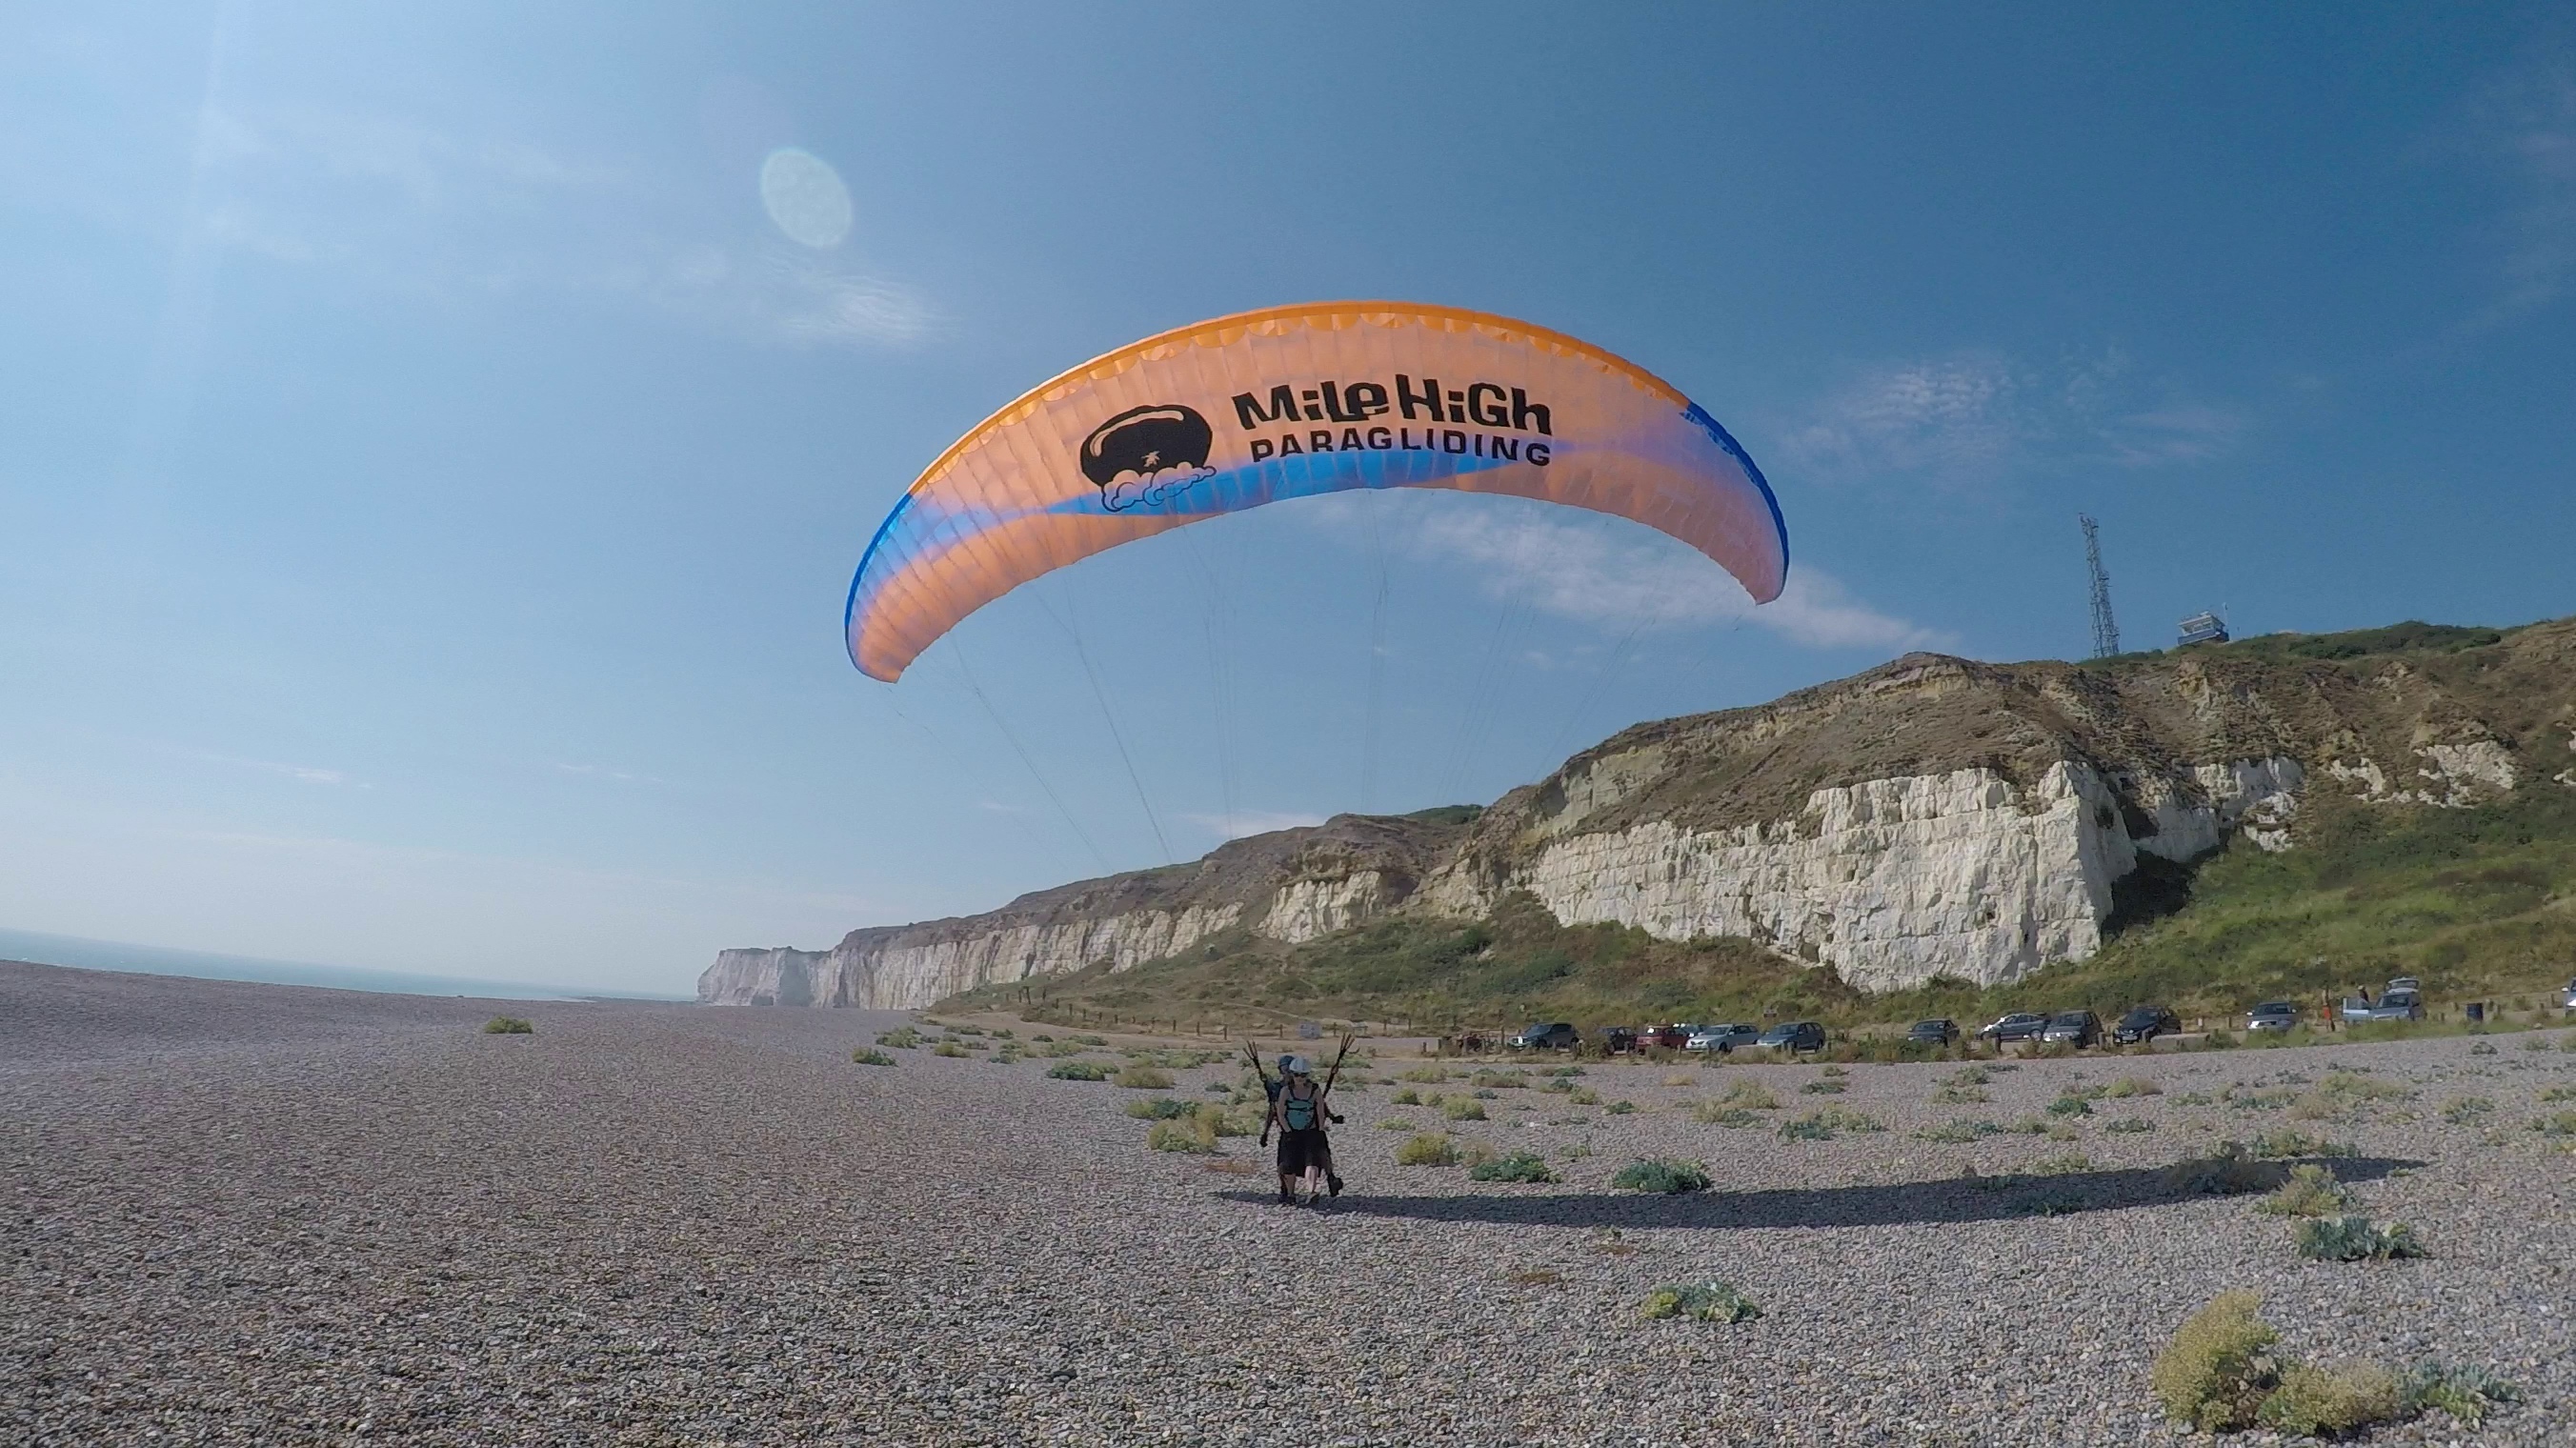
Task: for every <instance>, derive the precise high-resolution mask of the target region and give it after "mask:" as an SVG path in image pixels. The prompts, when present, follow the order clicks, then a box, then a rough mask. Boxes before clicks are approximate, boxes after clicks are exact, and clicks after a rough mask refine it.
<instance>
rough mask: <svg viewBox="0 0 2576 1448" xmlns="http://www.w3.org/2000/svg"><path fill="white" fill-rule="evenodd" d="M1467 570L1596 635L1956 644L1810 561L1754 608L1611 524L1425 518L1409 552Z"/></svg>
mask: <svg viewBox="0 0 2576 1448" xmlns="http://www.w3.org/2000/svg"><path fill="white" fill-rule="evenodd" d="M1405 546H1407V547H1409V548H1412V549H1414V550H1416V551H1418V552H1423V553H1427V554H1431V555H1435V556H1439V557H1443V558H1446V559H1449V560H1452V561H1457V562H1463V563H1467V564H1469V565H1471V566H1472V567H1473V568H1474V570H1475V572H1476V573H1477V575H1478V577H1479V578H1481V579H1482V580H1483V584H1484V587H1486V588H1487V589H1488V590H1489V591H1491V592H1492V593H1494V594H1495V595H1496V596H1498V597H1509V598H1518V599H1522V600H1525V601H1527V602H1528V603H1529V604H1531V605H1532V606H1534V607H1536V608H1538V609H1540V610H1541V611H1543V612H1546V613H1551V614H1555V615H1557V616H1558V617H1560V618H1568V619H1573V620H1576V621H1578V622H1582V623H1588V624H1593V625H1597V626H1599V627H1601V628H1603V629H1629V628H1635V627H1640V626H1643V627H1666V628H1671V627H1685V626H1694V625H1708V624H1722V623H1735V622H1742V623H1750V624H1754V625H1756V626H1759V627H1761V628H1766V629H1769V630H1771V631H1772V632H1774V633H1777V634H1779V635H1780V636H1781V637H1783V638H1786V639H1788V640H1790V641H1791V642H1793V643H1798V644H1803V645H1806V646H1808V647H1810V648H1830V649H1892V648H1895V649H1901V648H1937V647H1942V646H1945V645H1948V644H1950V643H1951V642H1952V640H1951V639H1950V636H1949V635H1947V634H1945V633H1942V632H1941V631H1939V630H1936V629H1928V628H1924V627H1922V626H1921V625H1918V624H1915V623H1912V622H1909V621H1907V620H1905V619H1902V618H1898V617H1895V616H1894V615H1891V614H1888V613H1884V612H1881V611H1880V610H1878V609H1875V608H1872V607H1871V606H1869V604H1867V603H1866V602H1864V601H1862V600H1861V599H1859V598H1856V597H1854V596H1853V595H1852V593H1851V591H1850V590H1849V589H1847V588H1845V587H1844V586H1843V585H1842V583H1841V582H1840V580H1838V579H1836V578H1834V577H1833V576H1832V575H1830V574H1828V573H1825V572H1823V571H1822V570H1819V569H1817V568H1816V567H1814V566H1813V565H1810V564H1797V565H1794V566H1792V567H1791V569H1790V570H1789V583H1788V587H1787V588H1786V589H1785V590H1784V591H1783V592H1782V593H1781V595H1780V597H1779V598H1777V599H1775V600H1773V601H1772V602H1770V603H1768V604H1764V605H1762V606H1760V607H1756V606H1755V605H1754V603H1753V600H1752V597H1751V596H1750V595H1748V594H1747V593H1745V591H1744V588H1743V586H1742V585H1741V584H1738V583H1737V582H1736V581H1735V579H1734V578H1733V577H1732V576H1730V575H1728V574H1727V573H1726V571H1725V570H1723V569H1721V568H1719V567H1718V566H1717V565H1715V564H1713V563H1711V562H1709V560H1708V559H1706V558H1704V557H1702V556H1701V555H1700V554H1699V553H1697V552H1696V551H1694V550H1692V549H1690V548H1688V547H1686V546H1684V545H1682V544H1680V543H1676V542H1673V541H1672V540H1670V539H1667V538H1664V537H1663V536H1662V535H1660V534H1653V533H1650V532H1647V531H1646V530H1642V529H1636V528H1620V527H1619V526H1618V525H1617V524H1614V523H1607V522H1602V523H1595V522H1592V521H1590V520H1587V519H1574V518H1557V517H1552V516H1541V515H1535V514H1527V513H1520V512H1517V511H1516V512H1512V513H1505V512H1502V511H1500V510H1489V509H1479V510H1475V511H1473V512H1469V511H1465V510H1442V511H1439V512H1431V513H1426V515H1425V516H1424V517H1422V519H1421V520H1420V523H1419V526H1418V527H1416V528H1414V529H1412V530H1411V531H1409V533H1408V534H1407V542H1406V545H1405Z"/></svg>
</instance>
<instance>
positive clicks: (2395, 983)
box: [2388, 975, 2424, 995]
mask: <svg viewBox="0 0 2576 1448" xmlns="http://www.w3.org/2000/svg"><path fill="white" fill-rule="evenodd" d="M2388 988H2389V989H2390V990H2411V991H2413V992H2415V993H2416V994H2417V995H2422V994H2423V993H2424V982H2422V981H2420V980H2417V979H2416V978H2415V977H2413V976H2411V975H2401V976H2399V977H2397V979H2395V980H2392V981H2390V982H2389V983H2388Z"/></svg>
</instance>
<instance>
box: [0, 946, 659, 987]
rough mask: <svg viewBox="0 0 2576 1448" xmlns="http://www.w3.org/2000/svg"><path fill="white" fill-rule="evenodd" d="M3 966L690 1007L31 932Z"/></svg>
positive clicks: (5, 950) (6, 949)
mask: <svg viewBox="0 0 2576 1448" xmlns="http://www.w3.org/2000/svg"><path fill="white" fill-rule="evenodd" d="M0 960H28V961H34V962H35V963H36V964H38V965H68V966H76V967H79V968H81V969H83V970H135V971H142V972H144V973H145V974H147V975H192V976H196V977H197V978H199V979H201V980H258V981H267V982H269V983H270V984H272V985H320V986H329V987H331V988H332V989H334V990H375V991H391V992H394V993H396V994H399V995H438V996H457V995H462V996H488V997H497V998H500V999H503V1000H571V999H573V998H575V997H579V996H601V995H615V996H622V997H632V998H635V999H640V1000H685V999H688V997H685V996H669V995H654V994H652V993H650V992H646V991H600V990H573V989H571V988H569V987H565V986H548V985H529V984H526V983H524V982H520V981H508V980H468V979H465V978H463V977H461V976H448V975H410V974H407V973H405V972H402V971H394V970H352V969H350V968H348V967H347V966H339V965H306V964H304V963H302V962H299V961H292V960H260V959H256V958H254V957H251V956H246V955H212V954H208V953H207V952H205V951H201V950H168V949H164V948H162V947H160V946H157V945H120V944H118V943H117V942H115V941H112V940H84V939H82V938H80V937H79V936H76V935H42V934H38V933H37V932H35V931H32V930H7V929H0Z"/></svg>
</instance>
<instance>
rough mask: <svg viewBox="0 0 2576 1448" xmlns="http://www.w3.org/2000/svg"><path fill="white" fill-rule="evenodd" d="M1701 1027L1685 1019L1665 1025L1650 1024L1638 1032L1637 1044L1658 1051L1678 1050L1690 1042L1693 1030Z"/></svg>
mask: <svg viewBox="0 0 2576 1448" xmlns="http://www.w3.org/2000/svg"><path fill="white" fill-rule="evenodd" d="M1698 1029H1699V1027H1697V1026H1694V1025H1691V1024H1689V1023H1687V1022H1683V1021H1675V1022H1673V1023H1672V1024H1670V1025H1665V1026H1648V1027H1647V1028H1646V1029H1644V1030H1642V1031H1639V1032H1638V1033H1637V1044H1638V1045H1640V1046H1645V1047H1648V1048H1650V1049H1652V1050H1657V1051H1678V1050H1681V1049H1682V1048H1683V1047H1685V1046H1688V1045H1689V1044H1690V1038H1691V1032H1693V1031H1696V1030H1698Z"/></svg>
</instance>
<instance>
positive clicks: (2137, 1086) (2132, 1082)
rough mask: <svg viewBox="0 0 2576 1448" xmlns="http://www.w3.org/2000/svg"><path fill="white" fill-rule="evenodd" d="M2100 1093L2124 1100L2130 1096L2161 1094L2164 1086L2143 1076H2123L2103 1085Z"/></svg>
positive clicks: (2163, 1092) (2163, 1091)
mask: <svg viewBox="0 0 2576 1448" xmlns="http://www.w3.org/2000/svg"><path fill="white" fill-rule="evenodd" d="M2102 1094H2103V1095H2104V1096H2108V1097H2110V1098H2112V1099H2113V1100H2124V1099H2126V1098H2128V1097H2131V1096H2162V1095H2163V1094H2165V1088H2163V1087H2162V1086H2159V1085H2157V1084H2156V1083H2155V1082H2154V1081H2152V1080H2150V1079H2149V1078H2147V1077H2145V1076H2123V1077H2121V1078H2120V1079H2119V1080H2117V1081H2114V1082H2112V1083H2111V1084H2110V1085H2108V1086H2105V1087H2103V1088H2102Z"/></svg>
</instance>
